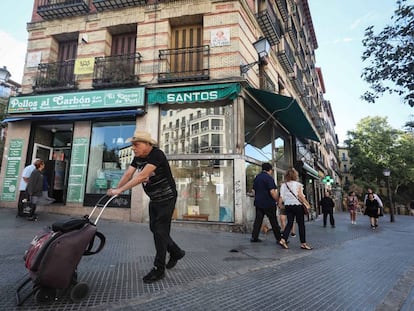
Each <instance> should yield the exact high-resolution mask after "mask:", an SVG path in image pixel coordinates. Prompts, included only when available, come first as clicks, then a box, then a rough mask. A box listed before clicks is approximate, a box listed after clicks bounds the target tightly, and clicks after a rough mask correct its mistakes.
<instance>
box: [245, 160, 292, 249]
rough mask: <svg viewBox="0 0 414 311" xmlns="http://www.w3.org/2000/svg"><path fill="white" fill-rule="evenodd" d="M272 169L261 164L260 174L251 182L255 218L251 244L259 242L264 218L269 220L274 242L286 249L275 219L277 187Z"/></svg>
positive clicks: (265, 164)
mask: <svg viewBox="0 0 414 311" xmlns="http://www.w3.org/2000/svg"><path fill="white" fill-rule="evenodd" d="M272 173H273V167H272V165H271V164H270V163H263V164H262V172H261V173H259V174H258V175H257V176H256V177H255V179H254V181H253V190H254V206H255V208H256V217H255V220H254V224H253V231H252V237H251V239H250V241H251V242H261V240H260V239H259V233H260V227H261V226H262V223H263V218H264V216H267V218H268V219H269V222H270V225H271V226H272V231H273V235H274V236H275V239H276V242H277V243H278V244H279V245H280V246H281V247H283V248H288V247H287V244H286V243H285V241H284V240H282V236H281V234H280V226H279V223H278V222H277V218H276V202H277V200H278V198H279V196H278V193H277V186H276V184H275V180H274V179H273V177H272Z"/></svg>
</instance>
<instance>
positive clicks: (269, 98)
mask: <svg viewBox="0 0 414 311" xmlns="http://www.w3.org/2000/svg"><path fill="white" fill-rule="evenodd" d="M247 91H248V92H249V93H250V94H251V95H252V96H253V97H254V98H255V99H256V100H257V101H258V102H260V103H261V104H262V105H263V106H264V107H265V108H266V109H267V111H269V112H270V113H271V114H273V116H274V117H275V119H276V120H278V121H279V122H280V123H281V124H282V125H283V126H284V127H285V128H286V129H287V130H288V131H289V132H290V133H291V134H292V135H294V136H297V137H299V138H306V139H311V140H314V141H317V142H319V137H318V134H317V133H316V132H315V130H314V128H313V126H312V124H311V123H310V122H309V120H308V118H307V117H306V115H305V113H304V112H303V111H302V109H301V107H300V105H299V104H298V103H297V102H296V100H295V99H294V98H292V97H288V96H283V95H278V94H275V93H271V92H268V91H264V90H259V89H255V88H252V87H249V88H247Z"/></svg>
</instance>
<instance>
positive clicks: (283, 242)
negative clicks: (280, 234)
mask: <svg viewBox="0 0 414 311" xmlns="http://www.w3.org/2000/svg"><path fill="white" fill-rule="evenodd" d="M279 245H280V246H281V247H282V248H284V249H288V248H289V246H288V245H287V243H286V241H285V240H284V239H282V240H280V241H279Z"/></svg>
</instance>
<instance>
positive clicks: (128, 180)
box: [107, 130, 185, 283]
mask: <svg viewBox="0 0 414 311" xmlns="http://www.w3.org/2000/svg"><path fill="white" fill-rule="evenodd" d="M127 141H129V142H131V144H132V145H131V148H132V151H133V152H134V155H135V157H134V159H133V160H132V162H131V164H130V166H129V167H128V169H127V170H126V171H125V173H124V175H123V176H122V178H121V180H120V181H119V184H118V187H117V188H114V189H108V191H107V194H108V195H110V196H112V195H119V194H121V193H122V192H124V191H126V190H128V189H131V188H133V187H135V186H136V185H139V184H142V186H143V188H144V191H145V193H146V194H147V195H148V196H149V198H150V203H149V218H150V220H149V226H150V230H151V232H152V233H153V236H154V243H155V249H156V255H155V259H154V268H153V269H152V270H151V271H150V272H149V273H148V274H147V275H146V276H145V277H144V278H143V281H144V283H152V282H155V281H158V280H160V279H162V278H163V277H164V276H165V268H167V269H171V268H173V267H174V266H175V265H176V264H177V261H178V260H180V259H181V258H183V257H184V255H185V252H184V250H182V249H181V248H180V247H179V246H178V245H177V244H176V243H175V242H174V241H173V239H172V238H171V236H170V229H171V218H172V215H173V212H174V208H175V202H176V200H177V189H176V185H175V181H174V178H173V176H172V173H171V168H170V165H169V163H168V161H167V158H166V156H165V154H164V152H163V151H161V150H160V149H159V148H158V147H156V146H155V145H156V144H157V142H156V141H155V140H153V139H152V138H151V134H150V133H147V132H142V131H138V130H136V131H135V133H134V136H133V137H131V138H129V139H128V140H127ZM136 171H138V173H137V174H135V173H136ZM167 252H168V253H169V254H170V258H169V261H168V263H167V264H165V259H166V255H167Z"/></svg>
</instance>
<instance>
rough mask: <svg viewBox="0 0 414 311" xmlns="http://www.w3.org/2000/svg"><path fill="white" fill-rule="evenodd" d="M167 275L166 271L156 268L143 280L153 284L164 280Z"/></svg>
mask: <svg viewBox="0 0 414 311" xmlns="http://www.w3.org/2000/svg"><path fill="white" fill-rule="evenodd" d="M164 276H165V273H164V270H161V269H158V268H156V267H154V268H152V270H151V271H150V272H149V273H148V274H147V275H146V276H144V277H143V278H142V280H143V281H144V283H152V282H156V281H158V280H161V279H162V278H164Z"/></svg>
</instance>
